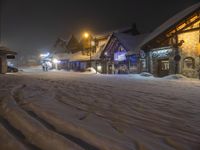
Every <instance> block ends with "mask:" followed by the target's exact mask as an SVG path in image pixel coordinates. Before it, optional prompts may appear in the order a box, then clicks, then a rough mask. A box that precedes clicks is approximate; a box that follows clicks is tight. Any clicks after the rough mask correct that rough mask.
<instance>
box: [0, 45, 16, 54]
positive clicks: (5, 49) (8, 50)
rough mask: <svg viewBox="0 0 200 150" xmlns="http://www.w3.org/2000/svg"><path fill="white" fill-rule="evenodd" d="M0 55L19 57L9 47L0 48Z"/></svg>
mask: <svg viewBox="0 0 200 150" xmlns="http://www.w3.org/2000/svg"><path fill="white" fill-rule="evenodd" d="M0 54H6V55H17V53H16V52H13V51H11V50H10V49H9V48H7V47H3V46H0Z"/></svg>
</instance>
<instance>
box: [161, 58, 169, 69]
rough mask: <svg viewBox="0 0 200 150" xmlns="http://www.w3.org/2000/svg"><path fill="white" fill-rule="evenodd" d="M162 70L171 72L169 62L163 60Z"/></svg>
mask: <svg viewBox="0 0 200 150" xmlns="http://www.w3.org/2000/svg"><path fill="white" fill-rule="evenodd" d="M161 70H163V71H164V70H169V61H168V60H163V61H161Z"/></svg>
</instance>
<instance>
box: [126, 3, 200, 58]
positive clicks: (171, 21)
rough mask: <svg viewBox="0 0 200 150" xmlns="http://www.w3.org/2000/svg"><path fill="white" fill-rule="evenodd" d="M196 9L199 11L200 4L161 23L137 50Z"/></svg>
mask: <svg viewBox="0 0 200 150" xmlns="http://www.w3.org/2000/svg"><path fill="white" fill-rule="evenodd" d="M198 9H200V2H198V3H196V4H194V5H192V6H190V7H189V8H186V9H185V10H183V11H181V12H179V13H178V14H176V15H175V16H173V17H172V18H170V19H169V20H167V21H166V22H165V23H163V24H162V25H161V26H159V27H158V28H156V29H155V30H154V31H153V32H152V33H151V34H149V36H147V37H146V38H145V39H144V41H143V42H142V43H141V44H140V45H139V46H138V48H139V49H140V48H141V47H142V46H144V45H145V44H147V43H148V42H150V41H151V40H153V39H155V38H156V37H157V36H159V35H160V34H162V33H163V32H166V31H167V30H169V29H170V28H171V27H172V26H174V25H175V24H178V23H179V22H180V21H181V20H183V19H184V18H186V17H187V16H190V15H191V14H193V13H194V12H195V11H196V10H198ZM137 50H138V49H137ZM130 54H131V52H130V53H129V55H130Z"/></svg>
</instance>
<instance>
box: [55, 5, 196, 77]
mask: <svg viewBox="0 0 200 150" xmlns="http://www.w3.org/2000/svg"><path fill="white" fill-rule="evenodd" d="M91 41H93V44H91ZM58 45H59V46H61V47H62V48H63V49H64V51H63V52H59V53H57V52H56V51H57V48H56V49H55V54H54V56H53V57H54V58H57V59H59V60H60V61H61V63H60V64H59V66H60V68H61V69H67V70H74V71H83V70H85V69H86V68H88V67H93V68H95V69H96V70H97V71H98V72H100V73H105V74H127V73H141V72H149V73H151V74H153V75H154V76H157V77H163V76H167V75H170V74H183V75H184V76H187V77H190V78H198V77H199V71H200V2H199V3H197V4H195V5H193V6H191V7H189V8H187V9H185V10H183V11H181V12H179V13H178V14H176V15H175V16H173V17H172V18H170V19H169V20H167V21H166V22H165V23H164V24H162V25H161V26H159V27H158V28H156V29H155V30H154V31H153V32H151V33H150V34H140V33H139V32H138V30H137V28H136V25H135V24H133V26H132V27H131V28H129V29H123V30H118V31H114V32H109V33H106V34H102V35H94V36H93V37H92V36H91V37H90V39H87V40H84V39H81V40H80V41H78V40H77V39H76V38H75V37H74V36H72V37H71V38H70V40H69V41H68V42H64V43H63V42H61V44H58ZM63 45H64V46H63ZM59 46H58V47H59Z"/></svg>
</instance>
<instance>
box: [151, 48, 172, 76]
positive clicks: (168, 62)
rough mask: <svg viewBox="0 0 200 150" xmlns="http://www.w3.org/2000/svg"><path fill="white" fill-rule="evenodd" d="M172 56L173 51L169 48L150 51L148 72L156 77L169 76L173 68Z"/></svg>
mask: <svg viewBox="0 0 200 150" xmlns="http://www.w3.org/2000/svg"><path fill="white" fill-rule="evenodd" d="M173 56H174V55H173V49H172V48H170V47H165V48H159V49H154V50H152V51H151V52H150V64H151V65H150V66H151V69H150V70H151V71H150V72H151V73H152V74H154V75H155V76H158V77H163V76H167V75H169V74H171V73H172V72H173V68H174V59H173Z"/></svg>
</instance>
